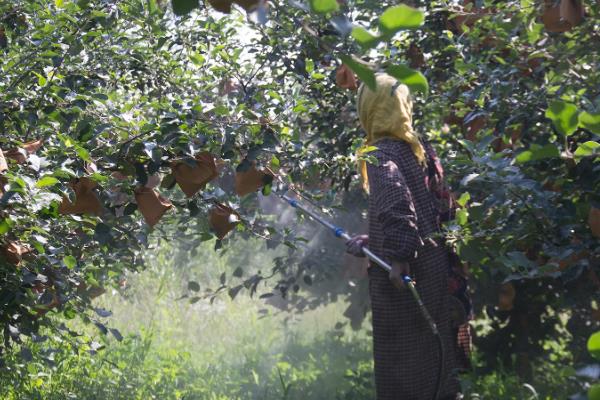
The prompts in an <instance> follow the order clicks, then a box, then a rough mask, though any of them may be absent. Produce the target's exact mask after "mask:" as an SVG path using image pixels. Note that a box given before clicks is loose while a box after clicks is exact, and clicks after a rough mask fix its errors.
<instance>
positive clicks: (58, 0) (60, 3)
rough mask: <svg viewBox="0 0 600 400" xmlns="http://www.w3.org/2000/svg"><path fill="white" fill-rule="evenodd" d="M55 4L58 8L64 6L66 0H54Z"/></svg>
mask: <svg viewBox="0 0 600 400" xmlns="http://www.w3.org/2000/svg"><path fill="white" fill-rule="evenodd" d="M54 5H55V6H56V7H58V8H62V7H64V5H65V1H64V0H54Z"/></svg>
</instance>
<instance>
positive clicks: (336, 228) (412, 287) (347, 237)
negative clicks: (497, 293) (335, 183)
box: [281, 194, 439, 336]
mask: <svg viewBox="0 0 600 400" xmlns="http://www.w3.org/2000/svg"><path fill="white" fill-rule="evenodd" d="M281 198H282V199H284V200H285V201H287V202H288V203H289V204H290V205H291V206H292V207H294V208H297V209H299V210H301V211H302V212H304V213H305V214H308V215H310V216H311V217H312V218H313V219H314V220H316V221H317V222H319V223H321V224H322V225H324V226H326V227H327V228H329V229H331V230H332V231H333V233H334V235H335V236H336V237H338V238H341V239H344V240H350V239H351V237H350V235H348V233H346V231H345V230H344V229H343V228H340V227H339V226H335V225H333V224H332V223H331V222H329V221H327V220H325V219H323V218H322V217H321V216H319V215H318V214H316V213H315V212H313V211H312V210H310V209H308V208H306V207H304V206H303V205H302V204H300V203H299V202H298V200H296V199H293V198H291V197H289V196H287V195H285V194H284V195H281ZM362 251H363V253H365V255H366V256H367V257H368V258H369V259H370V260H372V261H374V262H375V263H377V265H379V266H380V267H382V268H383V269H385V270H386V271H388V272H390V271H391V270H392V266H391V265H389V264H388V263H386V262H385V261H383V260H382V259H381V258H380V257H379V256H377V255H376V254H375V253H373V252H372V251H371V250H369V249H368V248H366V247H363V248H362ZM402 280H403V281H404V284H405V285H406V287H408V289H409V290H410V293H411V294H412V296H413V298H414V299H415V301H416V302H417V305H418V306H419V310H420V312H421V314H422V315H423V318H425V320H426V321H427V323H428V324H429V326H430V327H431V331H432V332H433V334H434V335H436V336H437V335H439V332H438V328H437V325H436V323H435V321H434V320H433V318H431V315H430V314H429V311H427V308H425V304H423V300H421V296H419V292H417V288H416V287H415V282H414V281H413V280H412V278H411V277H410V276H408V275H403V276H402Z"/></svg>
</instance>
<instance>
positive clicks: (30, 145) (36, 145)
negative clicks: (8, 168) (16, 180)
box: [4, 139, 44, 164]
mask: <svg viewBox="0 0 600 400" xmlns="http://www.w3.org/2000/svg"><path fill="white" fill-rule="evenodd" d="M42 144H44V141H43V140H42V139H39V140H33V141H31V142H27V143H25V144H24V145H23V146H21V147H20V148H14V149H10V150H8V151H7V152H6V153H5V154H4V155H5V156H6V157H7V158H12V159H13V160H15V161H16V162H17V164H23V163H24V162H25V161H27V156H28V155H29V154H34V153H35V152H37V151H38V150H39V149H40V148H41V147H42Z"/></svg>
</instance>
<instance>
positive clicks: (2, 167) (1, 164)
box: [0, 149, 8, 173]
mask: <svg viewBox="0 0 600 400" xmlns="http://www.w3.org/2000/svg"><path fill="white" fill-rule="evenodd" d="M7 169H8V164H7V163H6V158H4V153H3V152H2V149H0V173H2V172H4V171H6V170H7Z"/></svg>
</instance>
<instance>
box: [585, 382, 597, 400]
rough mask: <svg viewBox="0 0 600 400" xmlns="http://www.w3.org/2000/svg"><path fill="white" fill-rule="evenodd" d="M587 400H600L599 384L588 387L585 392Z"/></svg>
mask: <svg viewBox="0 0 600 400" xmlns="http://www.w3.org/2000/svg"><path fill="white" fill-rule="evenodd" d="M587 398H588V400H600V383H596V384H595V385H592V386H590V388H589V389H588V392H587Z"/></svg>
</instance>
